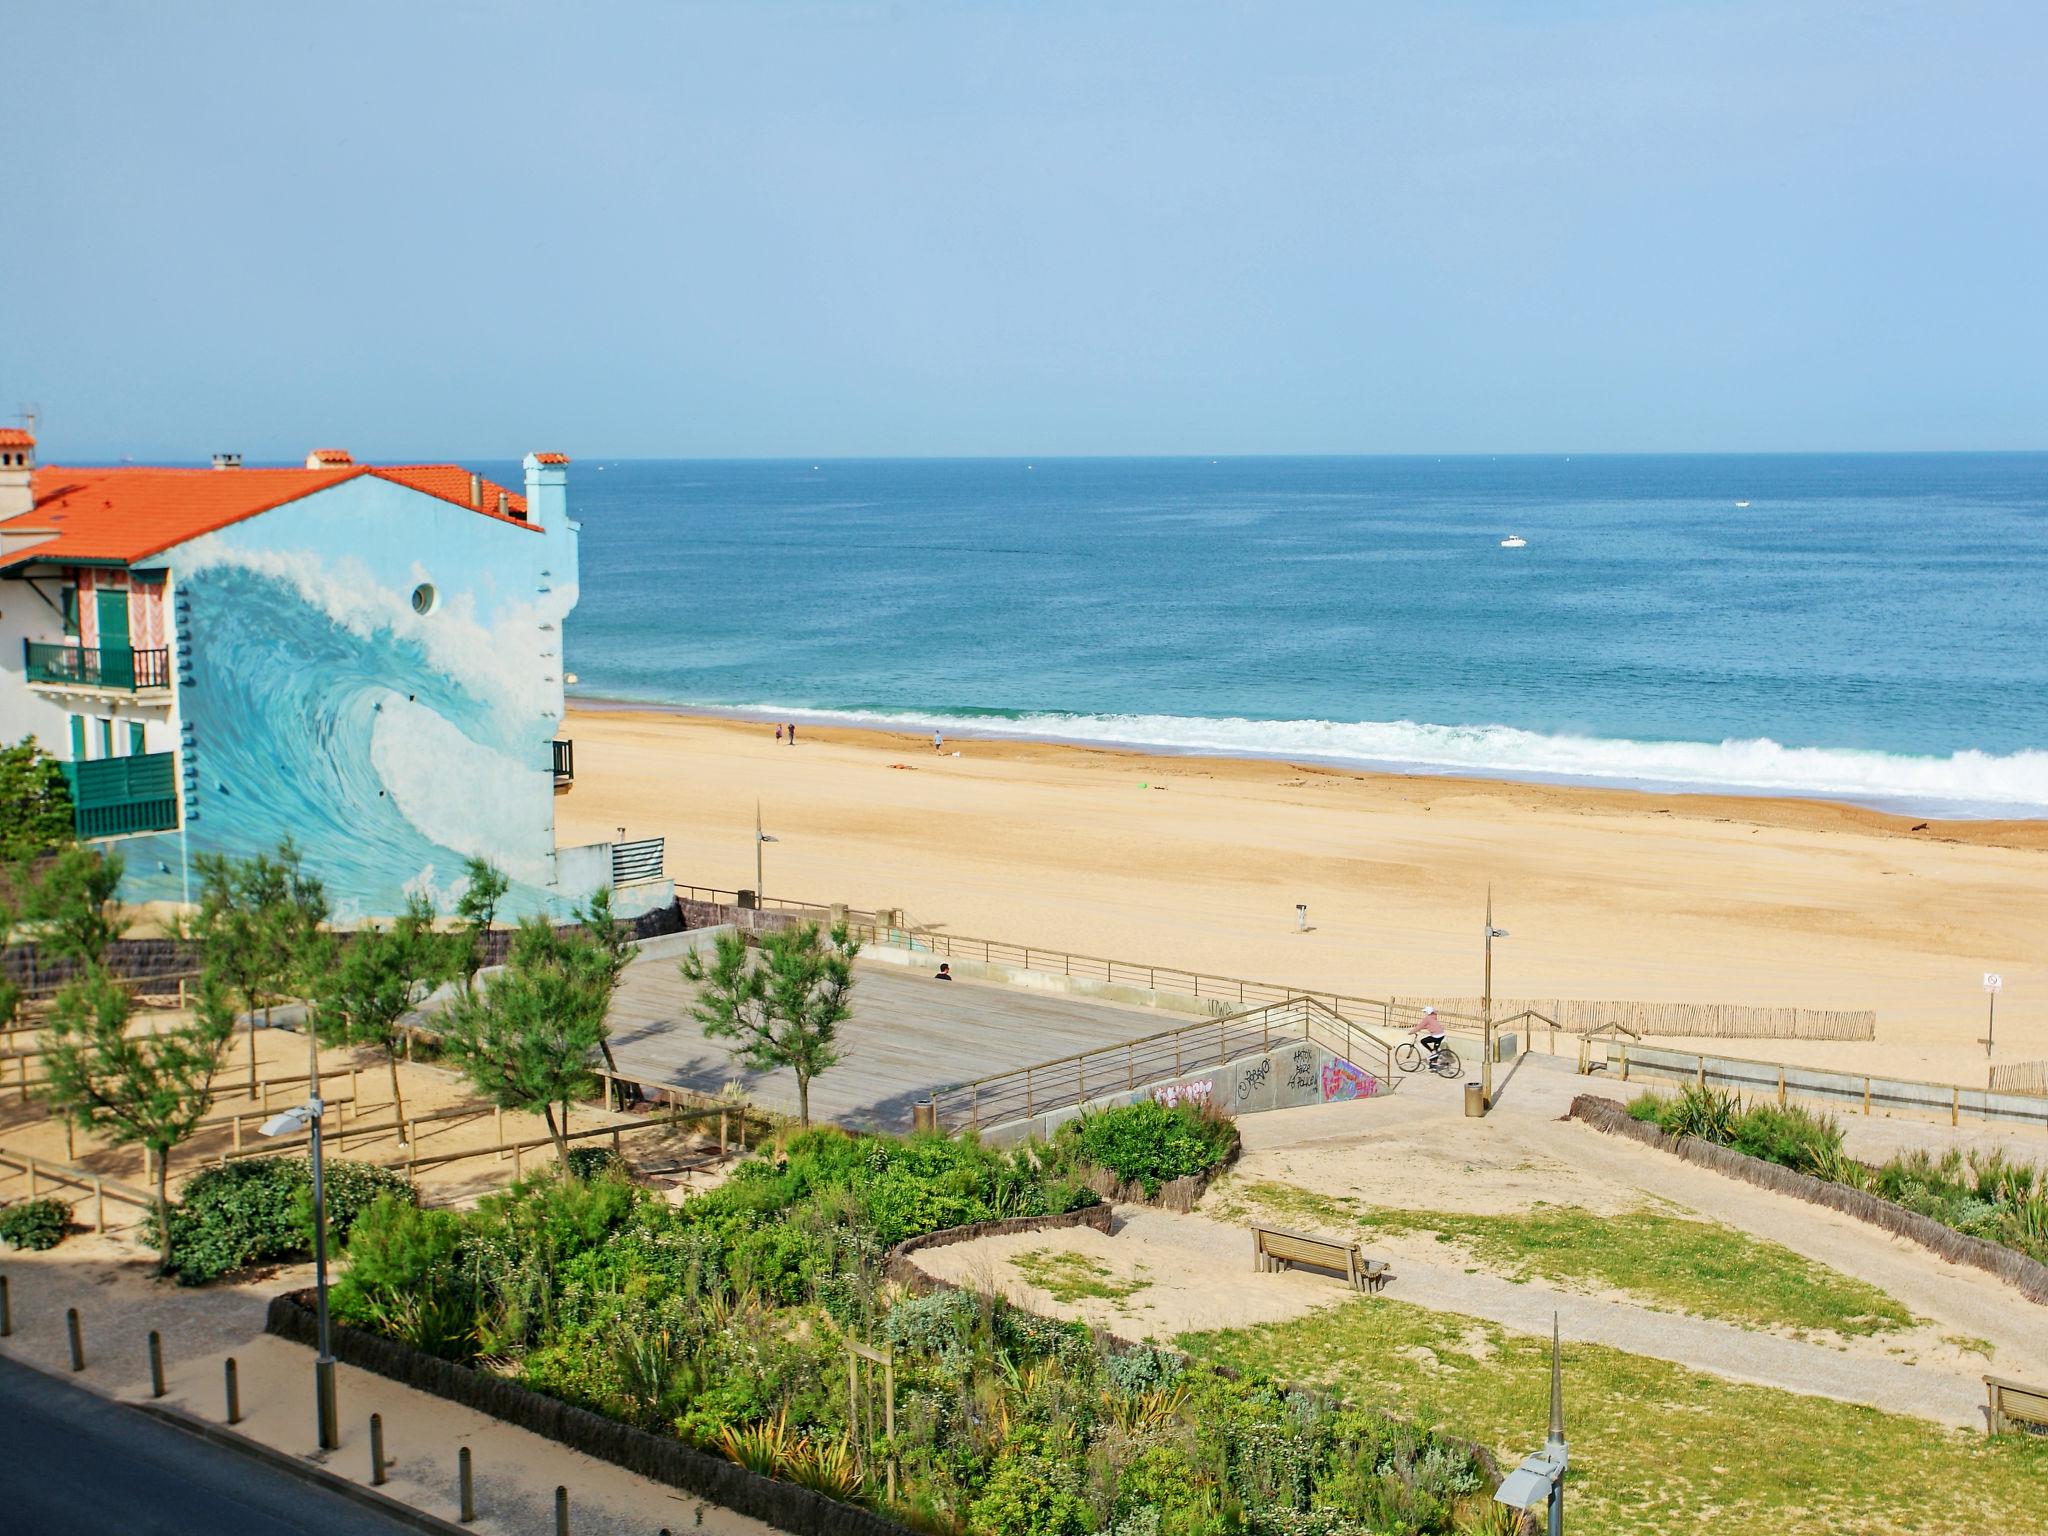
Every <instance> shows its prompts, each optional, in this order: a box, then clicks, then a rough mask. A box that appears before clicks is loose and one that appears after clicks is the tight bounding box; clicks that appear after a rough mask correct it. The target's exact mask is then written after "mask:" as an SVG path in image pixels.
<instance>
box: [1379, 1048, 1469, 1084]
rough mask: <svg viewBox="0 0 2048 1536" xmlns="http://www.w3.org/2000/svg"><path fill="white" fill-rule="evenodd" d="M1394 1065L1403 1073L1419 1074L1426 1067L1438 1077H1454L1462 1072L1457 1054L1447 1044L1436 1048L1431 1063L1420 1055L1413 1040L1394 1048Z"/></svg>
mask: <svg viewBox="0 0 2048 1536" xmlns="http://www.w3.org/2000/svg"><path fill="white" fill-rule="evenodd" d="M1394 1065H1395V1066H1397V1067H1399V1068H1400V1069H1401V1070H1402V1071H1403V1072H1420V1071H1422V1070H1423V1068H1424V1067H1427V1068H1428V1069H1429V1070H1430V1071H1432V1072H1434V1073H1435V1074H1436V1075H1437V1076H1438V1077H1456V1076H1458V1074H1459V1073H1461V1072H1462V1071H1464V1068H1463V1067H1462V1066H1461V1065H1460V1064H1459V1061H1458V1053H1457V1052H1456V1051H1454V1050H1452V1049H1451V1048H1450V1045H1449V1044H1448V1043H1446V1044H1444V1045H1441V1046H1439V1047H1438V1048H1437V1053H1436V1059H1435V1060H1434V1061H1432V1060H1430V1059H1429V1058H1428V1057H1426V1056H1424V1055H1423V1054H1422V1047H1421V1046H1419V1045H1417V1044H1416V1043H1415V1042H1414V1041H1413V1040H1403V1041H1402V1042H1401V1043H1400V1044H1399V1045H1397V1046H1395V1047H1394Z"/></svg>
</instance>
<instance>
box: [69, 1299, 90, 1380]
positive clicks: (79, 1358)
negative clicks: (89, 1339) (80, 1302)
mask: <svg viewBox="0 0 2048 1536" xmlns="http://www.w3.org/2000/svg"><path fill="white" fill-rule="evenodd" d="M64 1331H65V1332H66V1333H68V1334H70V1335H71V1369H73V1370H74V1371H82V1370H84V1369H85V1340H84V1339H83V1338H81V1337H80V1336H79V1332H78V1308H76V1307H66V1308H65V1309H64Z"/></svg>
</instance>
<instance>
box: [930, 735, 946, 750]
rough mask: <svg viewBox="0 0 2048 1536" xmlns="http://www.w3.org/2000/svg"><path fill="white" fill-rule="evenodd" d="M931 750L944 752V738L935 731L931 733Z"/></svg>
mask: <svg viewBox="0 0 2048 1536" xmlns="http://www.w3.org/2000/svg"><path fill="white" fill-rule="evenodd" d="M932 750H933V751H934V752H943V751H945V750H946V738H945V737H943V736H941V735H940V734H939V733H938V732H937V731H933V732H932Z"/></svg>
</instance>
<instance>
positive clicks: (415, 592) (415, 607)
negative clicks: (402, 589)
mask: <svg viewBox="0 0 2048 1536" xmlns="http://www.w3.org/2000/svg"><path fill="white" fill-rule="evenodd" d="M440 601H441V594H440V593H438V592H436V591H435V590H434V588H433V585H432V583H430V582H425V581H423V582H421V583H420V584H419V585H418V586H416V587H414V588H413V589H412V611H413V612H414V613H418V614H428V613H432V612H433V611H434V606H435V604H437V603H439V602H440Z"/></svg>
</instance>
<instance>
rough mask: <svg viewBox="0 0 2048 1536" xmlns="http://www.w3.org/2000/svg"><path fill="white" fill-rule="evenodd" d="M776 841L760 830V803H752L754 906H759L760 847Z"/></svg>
mask: <svg viewBox="0 0 2048 1536" xmlns="http://www.w3.org/2000/svg"><path fill="white" fill-rule="evenodd" d="M774 841H776V839H775V838H774V837H772V836H770V835H769V834H768V833H766V832H763V831H762V830H761V802H760V801H758V800H756V801H755V802H754V905H756V906H759V905H760V904H761V845H762V844H763V843H772V842H774Z"/></svg>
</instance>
